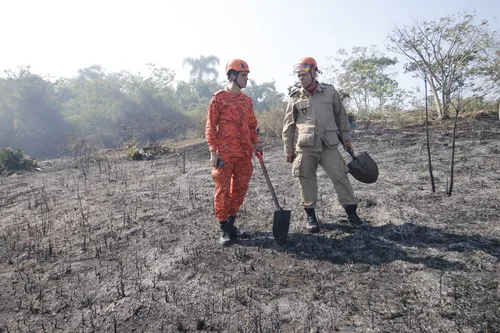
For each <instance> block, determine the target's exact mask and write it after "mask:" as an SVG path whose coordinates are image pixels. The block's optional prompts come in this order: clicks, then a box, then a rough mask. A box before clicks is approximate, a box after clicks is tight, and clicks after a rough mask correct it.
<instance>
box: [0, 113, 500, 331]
mask: <svg viewBox="0 0 500 333" xmlns="http://www.w3.org/2000/svg"><path fill="white" fill-rule="evenodd" d="M450 126H451V122H443V123H439V124H438V123H435V124H434V126H433V129H432V140H433V144H432V156H433V158H434V160H433V163H434V166H435V170H434V171H435V177H436V186H437V193H436V194H432V193H431V192H430V184H429V180H428V171H427V161H426V153H425V132H424V129H423V128H422V127H420V126H414V127H405V128H402V129H391V128H382V127H380V125H375V126H370V127H369V128H368V130H365V131H363V132H358V133H355V134H354V139H355V148H357V150H358V151H363V150H366V151H368V152H370V155H372V156H373V157H374V158H375V160H376V161H377V162H378V164H379V167H380V178H379V181H378V182H377V183H376V184H373V185H364V184H361V183H357V182H354V181H353V184H354V186H355V191H356V194H357V196H358V197H359V200H360V209H359V214H360V216H362V217H363V218H365V219H367V220H368V221H369V223H370V226H369V227H367V228H365V229H363V230H360V231H356V232H354V231H353V230H351V229H350V228H349V227H348V225H347V221H346V220H345V217H344V213H343V211H342V209H341V208H340V207H339V205H338V204H337V202H336V199H335V194H334V192H333V187H332V185H331V184H330V183H329V181H328V179H327V177H326V175H325V173H324V172H322V171H320V172H319V179H320V202H319V204H318V214H319V218H320V219H321V221H322V226H323V228H322V231H321V232H320V233H319V234H317V235H308V234H306V233H305V230H304V224H303V220H304V214H303V211H302V210H301V209H300V202H299V198H298V197H299V196H298V187H297V182H296V179H293V178H291V176H290V174H291V172H290V166H289V165H287V164H286V163H284V161H283V156H282V147H281V145H280V143H279V142H272V141H267V142H266V145H267V146H266V147H265V155H264V157H265V160H266V164H267V167H268V170H269V172H270V175H271V178H272V180H273V183H274V185H275V189H276V192H277V195H278V197H279V198H280V201H281V202H282V203H283V206H284V207H286V208H287V209H292V210H293V213H292V226H291V231H290V244H289V245H288V246H287V247H284V248H281V247H278V246H276V245H275V244H274V242H273V240H272V237H271V235H270V230H271V224H270V223H271V221H272V215H273V205H272V201H271V197H270V194H269V191H268V190H267V186H266V183H265V181H264V178H263V176H262V172H261V170H260V166H259V165H258V163H256V164H255V172H254V175H253V178H252V180H251V186H250V189H249V192H248V195H247V198H246V201H245V204H244V206H243V207H242V209H241V212H240V213H241V214H240V215H241V216H240V217H239V218H238V221H239V223H240V225H243V226H244V227H245V229H247V230H248V231H250V232H251V233H252V236H253V237H252V238H251V239H250V240H247V241H244V242H241V243H239V244H236V245H234V246H232V247H229V248H221V247H220V246H219V245H218V228H217V225H216V221H215V218H214V217H213V215H212V195H213V181H212V179H211V177H210V168H209V160H208V152H207V149H206V146H205V144H204V143H198V144H195V145H191V146H188V147H186V148H185V152H186V168H187V169H186V171H187V172H186V173H184V174H183V173H182V172H181V168H182V156H180V155H178V154H171V155H164V156H161V158H159V159H157V160H152V161H141V162H136V161H128V160H127V159H126V155H125V152H119V151H109V152H107V153H106V156H105V158H104V157H101V158H99V159H88V160H84V162H85V163H80V162H79V160H72V159H64V160H56V161H52V162H51V165H52V167H51V168H49V167H47V168H46V169H45V171H44V172H41V173H26V174H20V175H12V176H9V177H2V178H0V220H1V225H0V288H1V289H0V332H2V333H3V332H196V331H211V332H335V331H340V332H499V331H500V320H499V318H500V296H499V295H500V290H499V288H500V287H499V272H500V267H499V259H500V229H499V226H498V221H500V209H499V208H500V207H499V205H500V204H499V201H498V198H499V190H498V189H499V188H500V175H499V173H500V161H499V159H498V154H499V152H500V150H499V146H498V140H499V139H500V134H499V131H498V122H497V121H496V122H495V121H494V120H493V119H487V120H484V119H461V120H460V124H459V126H458V138H457V152H456V153H457V155H456V165H455V170H456V175H455V185H454V192H453V196H452V197H448V196H447V195H446V194H445V188H446V183H447V178H448V169H449V158H450V155H451V152H450V147H449V145H450V142H451V137H450V136H449V133H450V130H449V128H450ZM344 155H345V156H346V159H347V154H344ZM75 161H77V162H75ZM87 162H88V163H87Z"/></svg>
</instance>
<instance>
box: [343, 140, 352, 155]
mask: <svg viewBox="0 0 500 333" xmlns="http://www.w3.org/2000/svg"><path fill="white" fill-rule="evenodd" d="M344 149H345V150H346V151H349V150H350V151H352V153H353V154H354V148H353V147H352V142H351V141H347V142H344Z"/></svg>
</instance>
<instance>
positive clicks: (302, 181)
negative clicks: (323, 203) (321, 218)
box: [292, 152, 320, 208]
mask: <svg viewBox="0 0 500 333" xmlns="http://www.w3.org/2000/svg"><path fill="white" fill-rule="evenodd" d="M319 156H320V154H319V152H318V153H315V152H301V153H298V154H297V156H296V157H295V160H294V161H293V166H292V173H293V175H294V176H295V177H298V178H299V189H300V195H301V196H302V206H303V207H304V208H314V207H316V200H317V197H318V179H317V176H316V171H317V170H318V161H319Z"/></svg>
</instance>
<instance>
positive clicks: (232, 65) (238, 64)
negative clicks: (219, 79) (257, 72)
mask: <svg viewBox="0 0 500 333" xmlns="http://www.w3.org/2000/svg"><path fill="white" fill-rule="evenodd" d="M231 69H232V70H234V71H236V72H243V71H244V72H250V68H249V67H248V64H247V63H246V61H243V60H241V59H233V60H231V61H229V62H228V63H227V65H226V74H227V73H229V71H230V70H231Z"/></svg>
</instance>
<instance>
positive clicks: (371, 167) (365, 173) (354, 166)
mask: <svg viewBox="0 0 500 333" xmlns="http://www.w3.org/2000/svg"><path fill="white" fill-rule="evenodd" d="M337 135H338V137H339V140H340V143H341V144H344V142H343V140H342V137H341V136H340V134H339V133H338V132H337ZM347 152H348V153H349V155H351V157H352V161H351V162H349V163H348V164H347V167H348V168H349V173H350V174H351V175H352V176H353V177H354V178H355V179H356V180H358V181H360V182H362V183H365V184H372V183H375V182H376V181H377V179H378V166H377V163H375V161H374V160H373V159H372V158H371V157H370V155H368V153H367V152H365V151H364V152H362V153H361V154H359V155H358V156H356V155H354V152H353V151H352V149H347Z"/></svg>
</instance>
